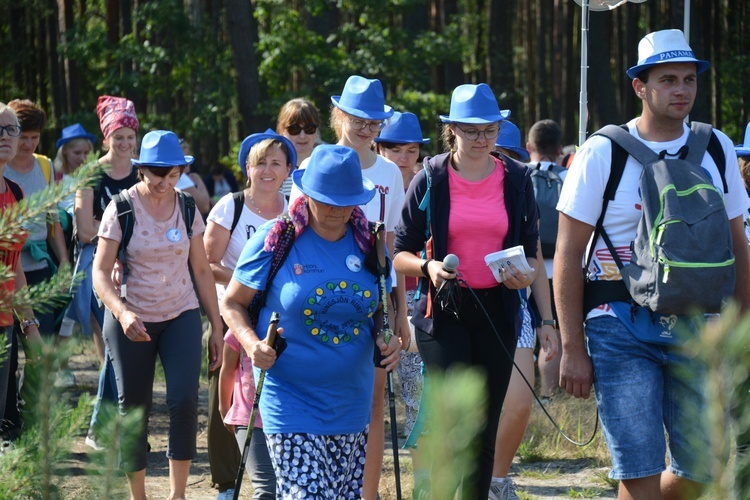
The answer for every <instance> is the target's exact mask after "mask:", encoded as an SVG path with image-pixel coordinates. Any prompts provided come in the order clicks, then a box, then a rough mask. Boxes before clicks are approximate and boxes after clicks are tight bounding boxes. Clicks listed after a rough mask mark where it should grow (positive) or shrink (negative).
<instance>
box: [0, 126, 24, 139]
mask: <svg viewBox="0 0 750 500" xmlns="http://www.w3.org/2000/svg"><path fill="white" fill-rule="evenodd" d="M3 131H5V133H6V134H8V137H18V136H19V135H21V127H19V126H18V125H0V137H2V136H3Z"/></svg>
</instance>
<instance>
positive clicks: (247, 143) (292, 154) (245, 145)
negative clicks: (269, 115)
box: [237, 128, 297, 175]
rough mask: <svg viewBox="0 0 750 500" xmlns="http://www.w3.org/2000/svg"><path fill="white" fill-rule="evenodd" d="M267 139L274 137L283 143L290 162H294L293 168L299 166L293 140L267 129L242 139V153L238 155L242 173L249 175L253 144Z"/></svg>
mask: <svg viewBox="0 0 750 500" xmlns="http://www.w3.org/2000/svg"><path fill="white" fill-rule="evenodd" d="M265 139H273V140H274V141H279V142H280V143H282V144H283V145H284V146H285V147H286V150H287V151H288V154H289V163H291V164H292V168H296V167H297V150H296V149H294V144H292V141H290V140H289V139H287V138H286V137H284V136H283V135H279V134H277V133H276V132H274V131H273V130H271V129H270V128H269V129H266V131H265V132H263V133H257V134H251V135H248V136H247V137H245V140H243V141H242V144H241V145H240V154H238V155H237V163H239V165H240V170H242V173H243V174H245V175H247V166H246V163H247V155H249V154H250V150H251V149H253V146H255V145H256V144H258V143H259V142H260V141H263V140H265Z"/></svg>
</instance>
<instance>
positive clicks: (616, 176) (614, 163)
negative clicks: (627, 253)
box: [585, 125, 656, 269]
mask: <svg viewBox="0 0 750 500" xmlns="http://www.w3.org/2000/svg"><path fill="white" fill-rule="evenodd" d="M623 134H624V135H628V136H630V137H631V138H632V139H634V140H636V139H635V138H634V137H633V136H631V135H630V132H628V130H627V126H626V125H621V126H619V127H618V126H617V125H606V126H604V127H603V128H602V129H601V130H599V131H598V132H596V134H594V135H601V136H604V137H606V138H608V139H609V140H610V141H611V143H612V160H611V163H610V171H609V178H608V179H607V185H606V186H605V187H604V195H603V197H602V198H603V199H602V212H601V214H600V215H599V220H597V221H596V226H595V228H594V235H593V239H592V240H591V246H590V248H589V254H588V256H587V258H586V267H585V269H588V267H589V265H590V264H591V260H592V259H593V257H594V249H595V248H596V241H597V240H598V239H599V237H600V236H601V237H602V239H603V240H604V243H605V244H606V245H607V248H608V249H609V252H610V253H611V254H612V258H613V259H614V260H615V263H616V264H617V267H618V268H619V269H622V268H623V263H622V260H620V256H619V255H617V251H615V248H614V246H613V245H612V241H611V240H610V239H609V235H608V234H607V232H606V231H605V230H604V216H605V215H607V207H608V206H609V202H610V201H612V200H614V199H615V193H617V188H618V186H619V185H620V181H621V180H622V174H623V172H625V164H626V163H627V161H628V156H630V154H629V153H628V151H627V150H626V149H625V148H623V147H622V146H621V145H620V143H619V142H617V141H616V140H615V139H613V138H612V137H613V136H614V137H623ZM625 140H626V141H627V139H625ZM636 142H638V143H639V144H640V142H639V141H637V140H636ZM644 147H645V146H644ZM646 149H648V148H646ZM649 151H650V152H651V153H653V151H651V150H649ZM654 156H656V155H654Z"/></svg>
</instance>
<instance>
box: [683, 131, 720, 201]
mask: <svg viewBox="0 0 750 500" xmlns="http://www.w3.org/2000/svg"><path fill="white" fill-rule="evenodd" d="M690 129H691V130H692V131H693V132H695V134H696V135H698V136H699V137H700V138H701V139H702V140H701V142H700V143H697V145H693V146H690V148H691V149H693V148H695V149H696V152H700V157H698V158H697V160H695V159H693V161H694V162H695V163H697V164H698V165H700V164H701V160H702V159H703V153H705V152H706V151H707V152H708V154H709V155H711V159H712V160H713V161H714V163H715V164H716V168H717V170H718V171H719V177H721V184H722V186H723V187H724V192H725V193H728V192H729V186H728V185H727V176H726V171H727V157H726V155H725V154H724V148H723V147H721V141H719V137H718V136H717V135H716V133H715V132H714V128H713V126H712V125H710V124H708V123H702V122H693V123H691V124H690ZM703 140H705V142H706V144H705V145H704V144H703ZM688 141H690V139H688ZM690 158H691V154H690V151H688V159H690Z"/></svg>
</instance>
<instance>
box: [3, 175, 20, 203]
mask: <svg viewBox="0 0 750 500" xmlns="http://www.w3.org/2000/svg"><path fill="white" fill-rule="evenodd" d="M3 179H5V184H7V185H8V189H10V192H11V193H13V197H14V198H15V199H16V203H18V202H19V201H21V200H23V189H21V186H19V185H18V184H17V183H16V182H15V181H12V180H10V179H8V178H7V177H3Z"/></svg>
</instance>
